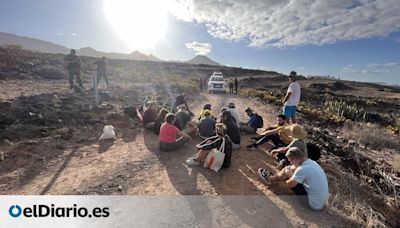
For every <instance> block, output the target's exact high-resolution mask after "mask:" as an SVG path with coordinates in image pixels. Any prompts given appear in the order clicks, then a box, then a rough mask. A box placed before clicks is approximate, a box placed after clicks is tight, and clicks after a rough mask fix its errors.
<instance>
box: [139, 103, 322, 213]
mask: <svg viewBox="0 0 400 228" xmlns="http://www.w3.org/2000/svg"><path fill="white" fill-rule="evenodd" d="M144 109H145V110H144V112H143V125H144V127H145V128H146V129H150V130H153V131H154V132H155V133H156V134H159V140H160V142H159V143H160V149H161V150H162V151H166V152H170V151H175V150H177V149H179V148H181V147H183V146H184V145H185V144H187V143H188V142H189V141H190V140H191V139H192V138H193V137H196V136H199V137H200V138H201V139H203V141H202V142H200V143H199V144H197V145H196V148H197V153H196V154H195V155H194V156H192V157H190V158H188V159H187V160H186V164H188V165H200V164H202V163H203V162H204V161H205V159H206V157H207V155H208V154H209V153H210V151H212V150H213V149H219V148H223V153H224V154H225V158H224V162H223V164H222V167H221V168H226V167H229V166H230V160H231V156H232V151H233V150H235V149H238V148H240V144H241V134H240V132H241V131H242V132H245V133H248V134H254V135H255V136H254V137H252V138H251V140H252V142H251V143H250V144H249V145H247V146H246V148H247V149H248V150H255V149H258V148H259V147H260V146H261V145H262V144H265V143H268V144H269V145H270V146H272V147H273V148H274V149H272V150H271V151H270V155H271V156H272V157H274V158H276V160H277V162H278V169H279V170H280V171H279V172H278V173H276V174H275V173H273V172H270V171H268V170H267V169H264V168H260V169H258V174H259V176H260V178H261V179H262V180H264V181H265V182H266V183H271V182H275V181H286V184H287V186H288V187H289V188H291V189H292V190H293V192H294V193H295V194H297V195H308V197H307V198H308V205H309V206H310V207H311V208H312V209H314V210H321V209H322V208H323V206H324V204H325V201H326V199H327V197H328V184H327V178H326V175H325V172H324V171H323V170H322V168H321V167H320V166H319V165H318V163H317V162H316V161H317V160H318V159H319V156H320V153H319V149H318V148H316V146H315V145H313V144H308V143H306V138H307V131H306V130H305V129H304V128H303V127H302V126H301V125H299V124H297V123H292V124H291V125H289V123H288V119H287V117H286V116H285V115H283V114H280V115H278V116H277V117H276V120H277V123H276V125H274V126H270V127H267V128H266V129H264V130H263V131H262V132H261V133H260V134H259V135H256V132H257V130H258V129H259V128H262V127H263V119H262V117H261V116H260V115H258V114H257V113H256V112H254V110H252V109H251V108H247V109H246V110H244V111H245V112H246V114H247V117H248V121H247V122H241V121H240V120H241V118H240V114H239V112H238V110H237V109H236V107H235V104H234V103H229V104H228V106H227V108H223V109H222V110H221V111H220V114H219V115H218V117H219V119H218V118H217V117H216V115H215V114H214V113H213V111H212V105H211V104H206V105H204V107H203V109H202V110H201V112H200V114H199V116H198V117H197V118H194V116H195V115H194V114H193V113H192V112H191V111H190V110H189V107H188V105H187V103H186V100H185V97H184V96H183V95H180V96H178V97H177V98H176V100H175V103H174V105H173V107H172V110H171V111H169V110H167V109H165V108H163V107H159V106H158V104H157V102H155V101H148V102H146V105H145V107H144ZM193 119H195V120H193Z"/></svg>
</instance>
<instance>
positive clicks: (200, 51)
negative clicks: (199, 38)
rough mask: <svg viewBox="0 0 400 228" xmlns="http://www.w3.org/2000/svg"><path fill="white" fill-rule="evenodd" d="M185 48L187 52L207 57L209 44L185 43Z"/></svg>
mask: <svg viewBox="0 0 400 228" xmlns="http://www.w3.org/2000/svg"><path fill="white" fill-rule="evenodd" d="M185 46H186V47H187V48H189V50H191V51H194V52H195V53H196V55H207V54H208V53H209V52H210V51H211V44H209V43H199V42H196V41H193V42H191V43H186V44H185Z"/></svg>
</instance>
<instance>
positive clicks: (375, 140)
mask: <svg viewBox="0 0 400 228" xmlns="http://www.w3.org/2000/svg"><path fill="white" fill-rule="evenodd" d="M341 134H342V135H343V136H344V137H346V138H347V139H353V140H356V141H357V142H358V143H360V144H361V145H364V146H366V147H368V148H371V149H374V150H382V149H385V148H386V149H395V150H398V151H399V150H400V142H399V140H398V139H396V138H395V137H393V136H392V135H390V134H389V133H388V132H387V131H386V130H385V129H384V128H382V127H380V126H379V125H375V124H354V125H345V126H344V127H343V128H342V130H341Z"/></svg>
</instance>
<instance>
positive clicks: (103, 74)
mask: <svg viewBox="0 0 400 228" xmlns="http://www.w3.org/2000/svg"><path fill="white" fill-rule="evenodd" d="M94 63H95V64H96V65H97V68H96V70H97V85H98V84H99V82H100V80H101V78H104V80H105V81H106V84H107V86H108V79H107V62H106V57H105V56H103V57H102V58H101V59H100V60H99V61H96V62H94Z"/></svg>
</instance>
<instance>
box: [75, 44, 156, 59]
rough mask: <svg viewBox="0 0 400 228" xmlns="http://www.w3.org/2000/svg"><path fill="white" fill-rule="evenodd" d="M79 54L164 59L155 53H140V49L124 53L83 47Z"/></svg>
mask: <svg viewBox="0 0 400 228" xmlns="http://www.w3.org/2000/svg"><path fill="white" fill-rule="evenodd" d="M76 52H77V54H78V55H85V56H92V57H97V58H101V57H103V56H105V57H106V58H108V59H129V60H138V61H154V62H162V61H163V60H161V59H159V58H157V57H155V56H154V55H151V54H150V55H146V54H143V53H140V52H138V51H134V52H132V53H130V54H123V53H115V52H101V51H97V50H96V49H94V48H91V47H85V48H81V49H79V50H77V51H76Z"/></svg>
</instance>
